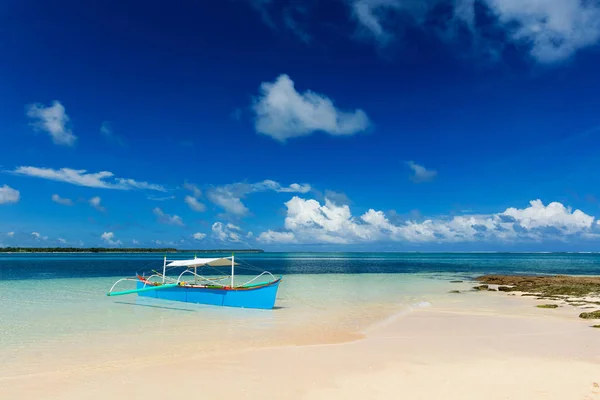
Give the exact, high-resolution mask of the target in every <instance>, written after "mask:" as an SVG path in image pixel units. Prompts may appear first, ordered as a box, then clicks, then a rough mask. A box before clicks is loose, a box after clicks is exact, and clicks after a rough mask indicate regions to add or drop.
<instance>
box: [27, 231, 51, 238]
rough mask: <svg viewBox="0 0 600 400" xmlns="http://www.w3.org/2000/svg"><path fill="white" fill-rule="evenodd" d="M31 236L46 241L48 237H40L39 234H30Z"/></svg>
mask: <svg viewBox="0 0 600 400" xmlns="http://www.w3.org/2000/svg"><path fill="white" fill-rule="evenodd" d="M31 236H33V237H34V238H35V239H38V240H48V236H42V235H41V234H40V233H39V232H31Z"/></svg>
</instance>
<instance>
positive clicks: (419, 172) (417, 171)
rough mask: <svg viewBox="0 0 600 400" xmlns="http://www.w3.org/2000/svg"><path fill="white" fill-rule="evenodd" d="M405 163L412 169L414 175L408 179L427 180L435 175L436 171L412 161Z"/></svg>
mask: <svg viewBox="0 0 600 400" xmlns="http://www.w3.org/2000/svg"><path fill="white" fill-rule="evenodd" d="M406 164H407V165H408V166H409V167H410V169H412V170H413V173H414V175H412V176H411V177H410V179H411V180H412V181H413V182H415V183H421V182H429V181H431V180H433V179H434V178H435V177H436V176H437V171H434V170H429V169H427V168H425V167H424V166H422V165H419V164H417V163H415V162H414V161H407V162H406Z"/></svg>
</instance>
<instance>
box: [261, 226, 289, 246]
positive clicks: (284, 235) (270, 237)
mask: <svg viewBox="0 0 600 400" xmlns="http://www.w3.org/2000/svg"><path fill="white" fill-rule="evenodd" d="M258 241H259V242H263V243H284V244H285V243H287V244H289V243H296V236H295V235H294V233H293V232H275V231H272V230H270V229H269V230H268V231H266V232H263V233H261V234H260V235H259V236H258Z"/></svg>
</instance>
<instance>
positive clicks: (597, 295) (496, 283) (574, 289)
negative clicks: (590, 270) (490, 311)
mask: <svg viewBox="0 0 600 400" xmlns="http://www.w3.org/2000/svg"><path fill="white" fill-rule="evenodd" d="M475 280H476V281H477V282H479V283H481V285H478V286H475V287H474V288H473V289H474V290H478V291H501V292H509V293H510V292H514V293H511V294H512V295H516V294H520V295H521V296H531V297H535V298H536V299H538V300H551V301H554V302H556V303H552V304H540V305H537V306H536V307H538V308H548V309H552V308H557V307H558V306H563V305H567V306H573V307H577V308H579V309H581V310H584V309H585V310H586V311H585V312H582V313H580V314H579V318H582V319H590V320H600V276H597V277H596V276H594V277H590V276H568V275H553V276H526V275H484V276H480V277H478V278H476V279H475ZM557 303H558V304H557ZM599 326H600V325H594V326H593V327H594V328H597V327H599Z"/></svg>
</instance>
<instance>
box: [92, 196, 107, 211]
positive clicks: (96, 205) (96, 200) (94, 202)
mask: <svg viewBox="0 0 600 400" xmlns="http://www.w3.org/2000/svg"><path fill="white" fill-rule="evenodd" d="M88 202H89V203H90V206H92V207H93V208H95V209H96V210H98V211H100V212H104V211H106V209H105V208H104V207H102V205H101V204H100V203H101V202H102V199H101V198H100V197H99V196H95V197H92V198H91V199H89V201H88Z"/></svg>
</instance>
